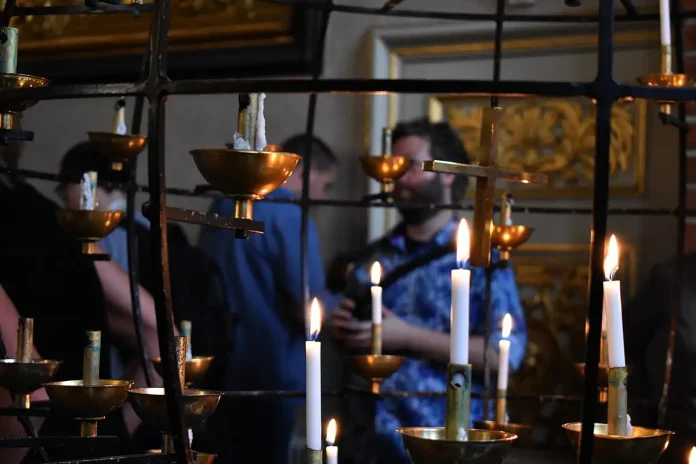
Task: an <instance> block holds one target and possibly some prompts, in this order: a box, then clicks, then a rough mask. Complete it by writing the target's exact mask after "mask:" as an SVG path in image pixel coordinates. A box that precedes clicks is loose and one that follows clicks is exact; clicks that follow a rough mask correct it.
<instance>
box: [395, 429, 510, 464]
mask: <svg viewBox="0 0 696 464" xmlns="http://www.w3.org/2000/svg"><path fill="white" fill-rule="evenodd" d="M397 432H398V433H399V434H400V435H401V438H402V439H403V441H404V447H405V448H406V451H407V452H408V455H409V456H410V457H411V459H412V460H413V463H414V464H461V463H466V464H500V463H502V462H503V459H505V456H506V455H507V454H508V451H509V450H510V447H511V446H512V444H513V442H514V441H515V440H516V439H517V435H515V434H514V433H508V432H501V431H497V430H495V431H489V430H479V429H469V430H468V437H467V440H464V441H458V440H447V439H445V429H444V427H403V428H400V429H397Z"/></svg>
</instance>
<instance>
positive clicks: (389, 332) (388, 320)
mask: <svg viewBox="0 0 696 464" xmlns="http://www.w3.org/2000/svg"><path fill="white" fill-rule="evenodd" d="M412 328H413V325H412V324H410V323H408V322H406V321H405V320H403V319H402V318H400V317H399V316H397V315H396V314H394V313H393V312H391V311H390V310H389V309H387V308H382V346H383V348H384V349H385V350H389V351H398V350H406V349H408V341H409V337H410V335H409V334H410V333H411V329H412Z"/></svg>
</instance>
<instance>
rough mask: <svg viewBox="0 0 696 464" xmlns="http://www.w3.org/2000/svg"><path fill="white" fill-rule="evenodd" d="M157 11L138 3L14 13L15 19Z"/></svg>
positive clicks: (36, 8) (25, 9)
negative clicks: (21, 17) (19, 17)
mask: <svg viewBox="0 0 696 464" xmlns="http://www.w3.org/2000/svg"><path fill="white" fill-rule="evenodd" d="M154 9H155V4H154V3H144V4H142V5H138V4H136V3H133V4H130V5H99V6H96V7H90V6H84V5H66V6H29V7H22V6H18V7H16V8H15V10H14V12H13V13H12V16H13V17H18V16H57V15H78V14H114V13H116V14H125V13H132V14H140V13H147V12H151V11H153V10H154Z"/></svg>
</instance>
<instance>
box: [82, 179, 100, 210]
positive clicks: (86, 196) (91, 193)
mask: <svg viewBox="0 0 696 464" xmlns="http://www.w3.org/2000/svg"><path fill="white" fill-rule="evenodd" d="M96 208H97V173H96V172H94V171H90V172H85V173H84V174H82V179H81V180H80V209H81V210H85V211H94V210H95V209H96Z"/></svg>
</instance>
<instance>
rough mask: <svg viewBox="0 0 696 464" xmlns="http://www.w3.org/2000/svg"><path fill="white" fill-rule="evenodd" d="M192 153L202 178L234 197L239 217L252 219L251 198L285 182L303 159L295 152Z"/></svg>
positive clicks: (236, 214)
mask: <svg viewBox="0 0 696 464" xmlns="http://www.w3.org/2000/svg"><path fill="white" fill-rule="evenodd" d="M191 155H192V156H193V160H194V161H195V162H196V166H197V167H198V170H199V171H200V173H201V175H202V176H203V178H204V179H205V180H206V181H207V182H208V183H209V184H210V185H212V186H213V187H214V188H216V189H217V190H220V191H221V192H222V193H224V194H225V195H227V196H228V197H230V198H232V199H234V200H235V213H234V217H235V218H237V219H252V217H253V214H252V201H253V200H258V199H261V198H262V197H263V196H264V195H267V194H269V193H271V192H272V191H273V190H275V189H277V188H278V187H280V186H281V185H282V184H283V183H285V181H286V180H288V178H289V177H290V175H291V174H292V173H293V171H294V170H295V168H296V167H297V164H298V163H299V162H300V159H301V158H300V157H299V156H298V155H295V154H292V153H281V152H273V151H254V150H229V149H228V150H225V149H204V150H192V151H191Z"/></svg>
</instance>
